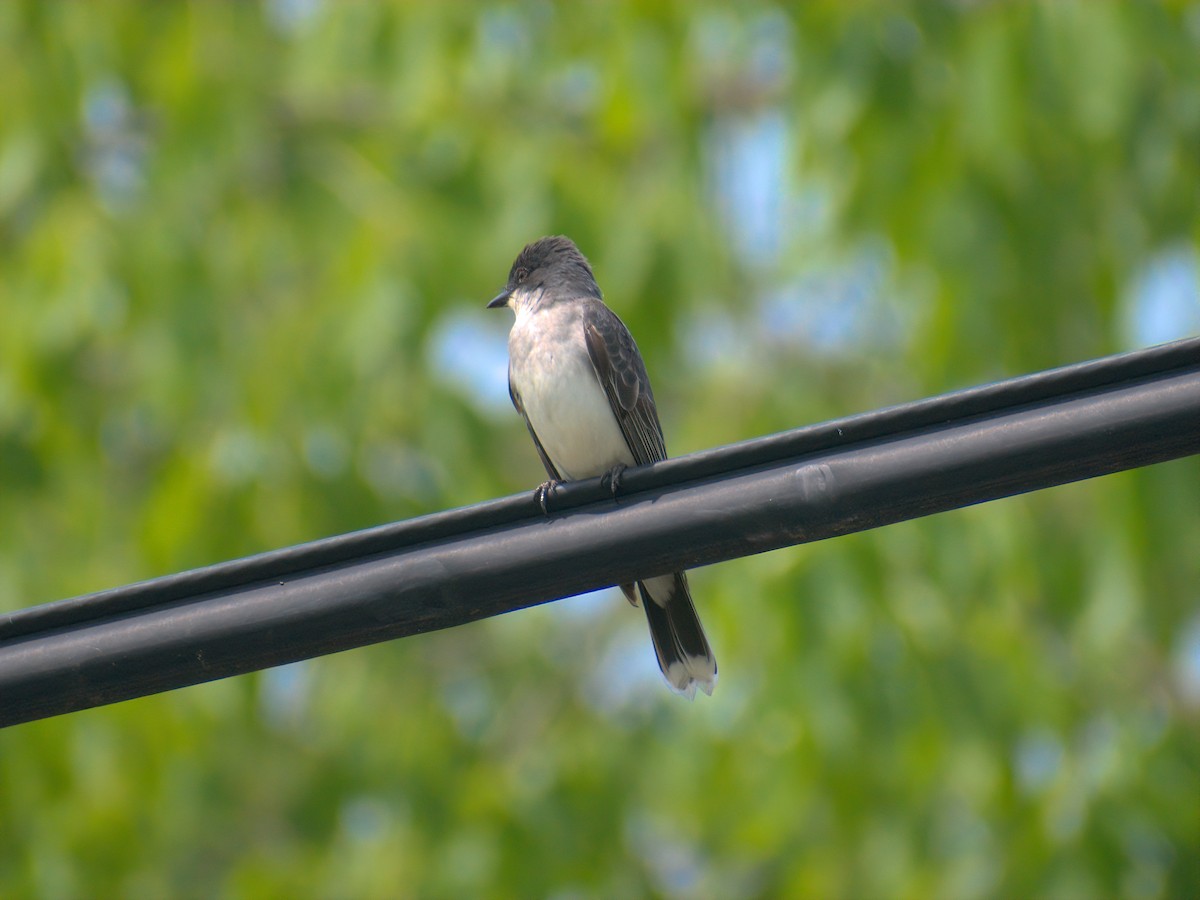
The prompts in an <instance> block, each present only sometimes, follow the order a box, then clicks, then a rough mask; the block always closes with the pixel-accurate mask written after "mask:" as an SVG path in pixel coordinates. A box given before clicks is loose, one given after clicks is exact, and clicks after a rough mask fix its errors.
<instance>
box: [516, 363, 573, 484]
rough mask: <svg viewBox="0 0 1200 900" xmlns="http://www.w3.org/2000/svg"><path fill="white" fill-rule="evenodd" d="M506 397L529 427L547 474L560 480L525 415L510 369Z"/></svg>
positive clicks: (556, 470) (560, 477)
mask: <svg viewBox="0 0 1200 900" xmlns="http://www.w3.org/2000/svg"><path fill="white" fill-rule="evenodd" d="M508 398H509V399H510V400H512V405H513V406H515V407H516V409H517V412H519V413H520V414H521V418H522V419H524V420H525V427H526V428H528V429H529V436H530V437H531V438H533V446H535V447H537V452H538V456H539V457H541V460H542V465H543V466H545V467H546V474H548V475H549V476H550V477H551V478H552V479H554V480H555V481H562V476H561V475H559V474H558V469H556V468H555V467H554V463H552V462H550V457H549V456H547V455H546V450H545V448H544V447H542V442H541V441H540V440H538V436H537V432H536V431H534V430H533V425H532V423H530V421H529V416H527V415H525V407H524V406H523V405H522V403H521V395H520V394H518V393H517V389H516V388H515V387H513V383H512V371H511V370H509V373H508Z"/></svg>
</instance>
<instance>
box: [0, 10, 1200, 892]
mask: <svg viewBox="0 0 1200 900" xmlns="http://www.w3.org/2000/svg"><path fill="white" fill-rule="evenodd" d="M0 46H2V48H3V52H2V53H0V608H16V607H20V606H25V605H30V604H34V603H40V602H45V601H49V600H53V599H57V598H59V597H64V596H69V595H74V594H79V593H85V592H89V591H93V590H99V589H102V588H105V587H110V586H113V585H117V584H122V583H126V582H129V581H134V580H137V579H141V578H146V577H151V576H154V575H158V574H164V573H167V572H171V571H175V570H179V569H183V568H188V567H192V566H196V565H202V564H205V563H210V562H215V561H218V560H222V559H227V558H231V557H234V556H239V555H244V554H247V553H252V552H257V551H262V550H267V549H270V548H274V547H277V546H283V545H286V544H290V543H294V542H297V541H301V540H306V539H311V538H317V537H321V536H325V535H329V534H334V533H340V532H344V531H347V530H351V529H355V528H359V527H365V526H369V525H372V524H377V523H380V522H385V521H391V520H395V519H400V518H405V517H408V516H412V515H415V514H419V513H423V512H429V511H434V510H437V509H440V508H444V507H448V506H455V505H462V504H467V503H472V502H476V501H479V500H483V499H486V498H489V497H492V496H496V495H500V494H505V493H512V492H516V491H520V490H526V489H529V488H531V487H532V486H533V485H534V484H536V483H537V482H538V481H539V480H540V479H541V474H540V469H539V466H538V463H537V459H536V456H535V454H534V452H533V449H532V447H531V446H530V445H529V441H528V438H527V436H526V434H525V429H524V428H523V427H522V426H521V424H520V421H519V419H518V418H517V417H516V415H515V413H513V412H512V411H511V410H510V409H507V408H506V406H505V404H506V402H507V398H506V396H505V384H504V375H503V367H502V365H500V363H499V362H497V361H496V360H497V354H499V353H502V351H503V341H504V336H505V334H506V331H507V328H508V325H509V321H508V316H507V314H496V313H489V312H487V311H485V310H484V309H483V304H484V303H485V302H486V301H487V300H488V299H489V298H490V297H491V296H492V295H493V293H494V291H495V290H496V289H497V288H498V287H499V286H500V285H501V283H502V281H503V279H504V276H505V274H506V272H507V267H508V265H509V263H510V262H511V260H512V258H513V256H514V255H515V254H516V252H517V250H519V249H520V247H521V245H522V244H523V243H524V242H525V241H527V240H529V239H531V238H534V237H537V236H540V235H542V234H546V233H554V232H563V233H567V234H570V235H572V236H573V237H574V238H575V239H576V240H577V241H578V243H579V244H580V246H581V247H582V248H583V249H584V251H585V253H587V254H588V255H589V256H590V257H591V259H592V261H593V263H594V265H595V267H596V270H597V275H598V278H599V280H600V283H601V285H602V286H603V287H604V288H605V290H606V293H607V296H608V299H609V302H610V304H611V305H612V306H613V307H614V308H615V309H616V310H617V311H618V312H619V313H620V314H621V315H622V316H623V318H624V319H625V320H626V322H627V323H628V324H629V325H630V327H631V329H632V331H633V332H634V334H635V335H636V336H637V338H638V341H639V343H640V345H641V347H642V350H643V353H644V355H645V356H646V358H647V362H648V366H649V369H650V371H651V374H652V377H653V378H654V383H655V388H656V393H657V395H658V397H659V403H660V406H661V408H662V409H663V411H664V425H665V429H666V432H667V438H668V443H669V446H670V447H671V449H672V451H673V452H675V453H682V452H687V451H691V450H698V449H702V448H706V447H710V446H715V445H719V444H723V443H728V442H731V441H735V440H739V439H743V438H748V437H753V436H756V435H759V434H763V433H768V432H771V431H776V430H780V429H784V428H788V427H793V426H796V425H800V424H804V423H807V422H812V421H819V420H822V419H826V418H832V417H835V416H840V415H845V414H849V413H853V412H859V411H864V410H868V409H873V408H876V407H880V406H884V405H887V404H891V403H895V402H901V401H904V400H909V399H915V398H918V397H921V396H925V395H927V394H932V393H937V392H941V391H943V390H948V389H952V388H956V387H964V386H968V385H971V384H975V383H979V382H982V381H987V380H992V379H995V378H999V377H1005V376H1010V375H1016V374H1021V373H1024V372H1027V371H1033V370H1037V369H1042V368H1047V367H1051V366H1054V365H1058V364H1064V363H1069V362H1074V361H1077V360H1081V359H1086V358H1090V357H1095V356H1099V355H1103V354H1106V353H1110V352H1115V351H1117V350H1120V349H1125V348H1128V347H1132V346H1136V345H1138V344H1139V343H1140V342H1141V340H1142V338H1143V336H1145V335H1147V334H1150V335H1157V336H1159V337H1158V339H1165V338H1166V337H1170V336H1172V334H1171V329H1172V328H1175V329H1177V333H1175V334H1174V336H1183V332H1184V331H1185V330H1187V329H1188V328H1194V327H1195V324H1194V323H1195V322H1196V321H1197V311H1196V309H1195V306H1196V305H1197V303H1196V300H1195V298H1196V295H1197V291H1198V290H1200V288H1197V284H1196V282H1197V278H1196V270H1197V266H1196V256H1197V254H1196V247H1197V243H1198V241H1200V225H1198V219H1197V209H1200V205H1198V200H1200V196H1198V193H1200V5H1197V4H1195V3H1192V4H1172V3H1163V4H1157V3H1149V2H1147V3H1117V2H1100V0H1097V2H1087V3H1085V2H1063V3H1046V4H1024V3H966V2H959V3H917V2H909V3H894V4H861V5H860V4H838V3H833V2H829V3H812V4H804V5H799V4H797V5H796V6H795V7H794V8H787V7H783V6H764V5H759V4H754V3H750V4H743V5H740V6H738V7H737V8H733V7H722V6H717V5H712V4H706V3H698V4H692V3H684V2H662V3H653V4H637V3H632V2H625V3H617V4H600V3H578V4H561V5H557V4H553V3H548V2H531V3H512V4H507V5H502V6H477V5H473V4H454V3H447V4H416V3H399V2H396V3H332V2H328V0H325V2H322V0H270V2H267V3H264V4H250V3H246V4H234V3H220V2H213V3H202V2H196V3H190V4H182V3H172V4H146V3H117V2H112V3H95V4H82V3H76V4H69V3H52V2H50V3H43V2H36V0H28V2H12V3H6V4H3V5H0ZM1164 260H1166V261H1167V262H1166V263H1164V262H1163V261H1164ZM1168 263H1169V265H1168ZM1156 266H1157V267H1158V268H1156ZM1163 266H1166V268H1163ZM1156 273H1158V275H1156ZM1163 273H1165V274H1163ZM1159 276H1161V277H1159ZM1172 304H1174V305H1172ZM1162 309H1167V310H1176V311H1177V312H1179V315H1176V316H1175V318H1171V317H1170V316H1167V317H1166V319H1165V320H1164V318H1163V316H1162V315H1161V314H1159V315H1157V316H1155V315H1151V313H1153V312H1154V311H1155V310H1158V311H1159V312H1160V313H1161V310H1162ZM1180 311H1181V312H1180ZM1164 321H1165V323H1166V324H1165V325H1164ZM1189 323H1190V324H1189ZM1164 328H1165V329H1166V334H1165V335H1164V333H1163V329H1164ZM1198 510H1200V476H1198V473H1197V466H1196V462H1195V461H1194V460H1185V461H1180V462H1177V463H1172V464H1168V465H1163V466H1158V467H1154V468H1151V469H1146V470H1142V471H1137V472H1131V473H1126V474H1123V475H1119V476H1114V477H1110V478H1105V479H1102V480H1098V481H1094V482H1087V483H1082V484H1078V485H1073V486H1070V487H1065V488H1060V489H1056V490H1052V491H1048V492H1044V493H1042V494H1038V495H1031V496H1026V497H1020V498H1014V499H1010V500H1007V501H1003V502H999V503H992V504H988V505H986V506H982V507H976V508H972V509H968V510H964V511H961V512H957V513H952V514H947V515H942V516H938V517H934V518H931V519H926V520H922V521H917V522H911V523H907V524H904V525H900V526H895V527H891V528H887V529H883V530H881V531H878V532H873V533H867V534H861V535H856V536H853V537H848V538H843V539H839V540H835V541H830V542H825V543H821V544H816V545H812V546H806V547H802V548H796V549H792V550H787V551H781V552H777V553H773V554H769V555H767V556H762V557H757V558H751V559H744V560H738V561H735V562H731V563H728V564H725V565H721V566H717V567H713V568H711V569H706V570H702V571H698V572H696V573H694V574H693V586H694V592H695V595H696V597H697V599H698V604H699V606H700V608H701V611H702V613H703V616H704V619H705V622H706V623H707V626H708V631H709V636H710V638H711V640H712V642H713V645H714V647H715V649H716V652H717V655H718V657H719V659H720V661H721V671H722V681H721V684H720V685H719V686H718V689H717V691H716V695H715V696H714V697H713V698H712V699H711V700H710V699H708V698H700V699H698V700H697V701H696V702H695V703H693V704H688V703H686V702H684V701H681V700H679V699H678V698H676V697H674V696H672V695H671V694H670V693H669V692H668V691H667V689H666V687H665V686H664V685H663V684H662V682H661V681H660V680H659V678H658V676H657V673H656V672H655V670H654V664H653V660H652V654H651V651H650V647H649V643H648V640H647V637H646V635H645V633H644V630H645V624H644V622H643V621H642V619H641V616H640V614H637V613H633V612H631V611H630V610H629V609H628V607H627V606H626V605H625V604H624V603H623V601H621V600H619V599H617V598H616V597H614V596H612V595H611V594H609V593H605V594H602V595H599V596H593V597H588V598H577V599H574V600H567V601H563V602H560V603H556V604H551V605H549V606H546V607H542V608H538V609H533V610H527V611H524V612H521V613H517V614H513V615H510V616H505V617H501V618H498V619H494V620H490V621H487V622H484V623H480V624H477V625H473V626H470V627H465V628H460V629H457V630H454V631H450V632H443V633H438V634H431V635H427V636H423V637H417V638H411V639H408V640H405V641H401V642H397V643H394V644H387V645H381V646H377V647H373V648H369V649H366V650H360V651H355V652H352V653H346V654H341V655H338V656H335V657H329V658H325V659H321V660H317V661H312V662H309V663H306V664H301V665H298V666H292V667H286V668H283V669H279V670H274V671H270V672H265V673H259V674H257V675H254V676H248V677H244V678H238V679H231V680H227V681H223V682H218V683H214V684H210V685H204V686H201V687H196V688H191V689H187V690H183V691H178V692H174V693H171V694H165V695H160V696H156V697H151V698H147V699H143V700H138V701H133V702H129V703H125V704H121V705H117V706H113V707H107V708H102V709H96V710H91V711H87V712H83V713H77V714H73V715H70V716H65V717H62V718H59V719H54V720H48V721H44V722H39V723H34V724H29V725H24V726H20V727H16V728H11V729H8V730H6V731H4V732H0V895H2V896H4V897H5V898H50V900H63V898H76V897H77V898H90V897H129V898H141V897H145V898H161V897H231V898H242V897H245V898H255V897H282V896H287V897H314V898H338V897H347V898H349V897H354V898H359V897H381V898H382V897H427V896H428V897H443V896H444V897H463V896H479V897H500V898H504V897H513V898H518V897H522V898H523V897H553V898H558V900H565V898H584V897H597V898H599V897H604V898H608V897H640V896H662V897H720V898H735V897H758V896H774V897H783V896H789V897H819V898H825V897H829V898H835V897H846V898H861V897H870V898H891V897H895V898H929V897H942V898H953V900H962V898H984V897H1053V898H1096V897H1129V898H1157V897H1195V896H1198V895H1200V873H1198V871H1197V868H1198V863H1197V848H1198V847H1200V618H1198V609H1200V587H1198V585H1200V552H1198V551H1197V548H1198V547H1200V517H1198V516H1197V511H1198Z"/></svg>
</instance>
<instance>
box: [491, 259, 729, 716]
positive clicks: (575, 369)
mask: <svg viewBox="0 0 1200 900" xmlns="http://www.w3.org/2000/svg"><path fill="white" fill-rule="evenodd" d="M499 306H508V307H511V308H512V310H513V312H514V313H516V321H515V322H514V323H513V327H512V331H511V332H509V335H508V393H509V396H511V397H512V402H513V406H515V407H516V408H517V412H519V413H520V414H521V417H522V418H523V419H524V420H525V425H526V426H527V427H528V428H529V434H530V436H532V437H533V444H534V446H535V447H537V452H538V456H540V457H541V459H542V464H543V465H544V466H545V467H546V472H547V473H548V474H549V475H550V481H548V482H546V483H545V484H543V485H542V486H541V487H540V488H538V500H539V502H540V503H541V504H542V508H543V510H544V509H545V508H546V499H547V497H548V495H550V494H552V493H553V490H554V487H555V486H556V485H557V484H558V482H560V481H563V480H574V479H580V478H590V477H593V476H595V475H605V474H607V475H608V476H609V480H610V484H611V485H612V487H613V489H614V493H615V490H616V483H617V480H618V479H619V478H620V474H621V470H622V469H624V468H625V467H626V466H640V465H644V464H646V463H651V462H655V461H656V460H660V459H666V458H667V448H666V445H665V444H664V442H663V433H662V425H660V424H659V421H658V410H657V409H656V408H655V406H654V394H653V392H652V391H651V390H650V379H649V378H648V377H647V375H646V366H645V364H644V363H643V362H642V356H641V354H640V353H638V348H637V344H635V343H634V342H633V336H632V335H631V334H630V333H629V329H628V328H626V327H625V323H623V322H622V321H621V320H620V319H618V318H617V316H616V314H615V313H614V312H613V311H612V310H610V309H609V308H608V307H607V306H605V305H604V300H603V298H602V296H601V294H600V288H599V287H598V286H597V285H596V279H595V276H593V275H592V268H591V266H589V265H588V261H587V260H586V259H584V256H583V254H582V253H580V252H579V248H577V247H576V246H575V245H574V244H573V243H572V242H571V241H570V240H569V239H568V238H565V237H546V238H542V239H541V240H538V241H534V242H533V243H532V244H529V245H528V246H526V247H525V249H524V250H522V251H521V253H520V255H519V256H518V257H517V259H516V261H515V262H514V263H513V264H512V269H511V270H510V271H509V273H508V283H507V284H506V285H505V287H504V290H502V291H501V292H500V293H499V294H497V295H496V297H495V298H494V299H493V300H492V302H491V303H489V304H488V308H489V309H493V308H496V307H499ZM621 590H622V591H624V592H625V596H626V597H627V598H628V599H629V602H630V603H632V604H633V605H634V606H637V605H638V599H639V596H640V599H641V604H642V607H643V608H644V609H645V610H646V618H647V619H648V620H649V622H650V637H651V639H652V640H653V641H654V652H655V653H656V654H657V655H658V665H659V668H661V669H662V671H663V675H665V676H666V679H667V683H668V684H670V685H671V687H672V688H673V689H674V690H676V691H678V692H679V693H681V694H684V695H686V696H687V697H688V698H691V697H693V696H694V695H695V693H696V686H697V685H699V687H700V689H701V690H702V691H704V692H705V693H706V694H711V693H712V690H713V686H714V685H715V684H716V682H717V660H716V657H714V656H713V653H712V650H711V649H710V648H709V646H708V641H707V640H706V639H705V637H704V629H703V628H702V627H701V625H700V619H699V617H698V616H697V615H696V608H695V607H694V606H693V605H692V597H691V594H690V593H689V592H688V585H687V578H685V577H684V574H683V572H676V573H675V574H674V575H661V576H659V577H657V578H648V579H645V580H643V581H639V582H637V583H636V584H623V585H621Z"/></svg>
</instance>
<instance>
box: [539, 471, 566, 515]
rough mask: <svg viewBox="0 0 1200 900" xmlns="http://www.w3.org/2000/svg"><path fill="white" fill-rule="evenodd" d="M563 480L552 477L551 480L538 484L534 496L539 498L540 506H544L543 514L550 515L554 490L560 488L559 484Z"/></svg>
mask: <svg viewBox="0 0 1200 900" xmlns="http://www.w3.org/2000/svg"><path fill="white" fill-rule="evenodd" d="M561 483H562V482H560V481H557V480H555V479H553V478H551V479H550V480H549V481H543V482H542V483H541V484H539V485H538V486H537V490H535V491H534V492H533V496H534V497H535V498H537V502H538V506H540V507H541V508H542V515H543V516H548V515H550V498H551V497H553V496H554V492H555V491H557V490H558V486H559V485H560V484H561Z"/></svg>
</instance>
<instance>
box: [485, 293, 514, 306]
mask: <svg viewBox="0 0 1200 900" xmlns="http://www.w3.org/2000/svg"><path fill="white" fill-rule="evenodd" d="M511 296H512V291H510V290H509V289H508V288H505V289H504V290H502V291H501V292H500V293H498V294H497V295H496V296H495V297H493V298H492V302H491V303H489V304H488V305H487V308H488V309H495V308H496V307H498V306H508V298H509V297H511Z"/></svg>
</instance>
